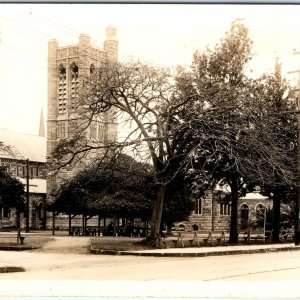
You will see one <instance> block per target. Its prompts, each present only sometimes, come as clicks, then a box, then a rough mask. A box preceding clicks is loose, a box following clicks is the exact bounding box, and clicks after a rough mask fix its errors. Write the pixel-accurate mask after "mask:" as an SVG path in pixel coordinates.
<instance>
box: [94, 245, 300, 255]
mask: <svg viewBox="0 0 300 300" xmlns="http://www.w3.org/2000/svg"><path fill="white" fill-rule="evenodd" d="M294 250H300V246H295V245H294V244H293V243H290V244H270V245H269V244H268V245H239V246H215V247H186V248H168V249H154V250H140V251H114V250H100V249H93V248H92V247H91V253H92V254H111V255H136V256H161V257H205V256H217V255H219V256H222V255H236V254H251V253H267V252H277V251H294Z"/></svg>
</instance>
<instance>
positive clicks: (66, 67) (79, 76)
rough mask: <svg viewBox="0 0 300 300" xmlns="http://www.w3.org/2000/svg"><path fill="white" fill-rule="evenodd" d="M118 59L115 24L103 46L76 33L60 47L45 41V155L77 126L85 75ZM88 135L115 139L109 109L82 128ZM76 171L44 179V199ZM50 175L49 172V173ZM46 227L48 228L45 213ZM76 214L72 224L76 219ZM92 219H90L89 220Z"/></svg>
mask: <svg viewBox="0 0 300 300" xmlns="http://www.w3.org/2000/svg"><path fill="white" fill-rule="evenodd" d="M117 60H118V41H117V35H116V28H115V27H111V26H110V27H107V28H106V31H105V40H104V42H103V49H99V48H96V47H94V46H93V44H92V43H91V38H90V36H89V35H87V34H80V36H79V41H78V44H76V45H70V46H63V47H62V46H60V45H59V44H58V41H57V40H50V41H49V43H48V122H47V157H51V155H52V152H53V150H54V149H55V147H56V146H57V144H58V142H59V141H60V140H62V139H64V138H68V137H72V135H73V134H74V133H75V132H76V128H78V126H79V124H78V122H79V121H78V119H79V117H80V116H78V113H77V109H78V92H79V90H80V87H81V86H82V84H83V81H84V80H85V78H86V77H88V76H89V75H91V74H92V73H93V71H94V70H95V69H97V68H99V67H101V66H102V65H103V64H105V63H107V62H115V61H117ZM85 134H86V135H87V137H88V138H90V139H92V140H94V141H95V142H97V143H101V142H104V141H106V140H108V139H109V140H114V139H116V138H117V124H116V121H115V120H114V119H113V118H112V114H111V112H106V113H104V114H103V116H101V118H97V119H95V120H93V121H92V122H91V124H90V125H89V127H88V128H86V129H85ZM76 172H78V165H77V166H76V167H74V168H72V167H69V168H66V169H64V170H61V171H60V172H59V173H58V174H56V175H55V176H49V177H48V179H47V202H48V203H51V202H52V200H53V199H52V193H53V192H54V191H55V190H56V188H57V187H58V186H59V185H60V184H61V183H63V182H64V180H65V179H68V178H70V177H72V176H74V175H75V174H76ZM50 175H51V174H50ZM47 219H48V223H47V226H48V227H51V226H52V225H51V219H52V216H51V215H50V214H49V217H48V218H47ZM65 219H66V218H65V216H62V215H59V216H58V217H57V218H56V225H55V226H56V227H59V228H62V227H66V226H65V225H66V224H65ZM79 220H80V217H78V218H74V220H73V223H75V224H76V222H80V221H79ZM90 222H92V220H91V221H90Z"/></svg>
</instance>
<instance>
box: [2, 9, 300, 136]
mask: <svg viewBox="0 0 300 300" xmlns="http://www.w3.org/2000/svg"><path fill="white" fill-rule="evenodd" d="M299 15H300V6H298V5H261V4H259V5H241V4H239V5H229V4H225V5H222V4H215V5H212V4H210V5H204V4H172V5H171V4H155V5H154V4H0V128H8V129H11V130H14V131H19V132H23V133H29V134H38V129H39V119H40V113H41V110H43V113H44V119H45V120H46V119H47V55H48V53H47V51H48V50H47V49H48V48H47V47H48V41H49V40H50V39H57V40H58V41H59V44H60V46H66V45H73V44H77V43H78V37H79V34H80V33H87V34H89V35H90V36H91V39H92V40H91V42H92V44H93V46H96V47H100V48H102V45H103V40H104V35H105V28H106V27H107V26H110V25H113V26H115V27H116V28H117V36H118V41H119V59H120V60H125V59H128V58H136V59H140V60H143V61H145V62H148V63H152V64H155V65H159V66H169V67H174V66H177V65H187V66H188V65H190V64H191V62H192V57H193V53H194V52H195V51H196V50H199V51H204V50H205V49H206V48H207V47H209V48H214V47H215V45H216V44H217V43H218V42H219V41H220V39H221V38H222V37H224V35H225V32H226V31H227V30H228V29H229V28H230V24H231V22H233V21H235V20H236V19H243V22H244V24H245V25H246V26H247V28H248V29H249V36H250V38H251V39H252V40H253V48H252V54H253V59H252V61H251V63H250V64H249V66H247V69H246V72H247V74H249V75H250V76H254V77H255V76H259V75H260V74H262V73H264V72H269V73H270V72H272V71H273V70H274V61H275V57H279V60H280V62H281V63H282V71H283V76H285V77H286V78H287V79H288V80H291V81H292V82H293V83H294V84H296V81H297V79H298V75H297V74H296V73H293V74H288V72H290V71H295V70H298V69H300V55H293V51H294V49H295V50H299V52H300V18H299Z"/></svg>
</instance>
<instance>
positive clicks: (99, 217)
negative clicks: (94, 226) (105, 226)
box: [98, 215, 101, 236]
mask: <svg viewBox="0 0 300 300" xmlns="http://www.w3.org/2000/svg"><path fill="white" fill-rule="evenodd" d="M100 225H101V216H100V215H98V236H100V232H101V229H100Z"/></svg>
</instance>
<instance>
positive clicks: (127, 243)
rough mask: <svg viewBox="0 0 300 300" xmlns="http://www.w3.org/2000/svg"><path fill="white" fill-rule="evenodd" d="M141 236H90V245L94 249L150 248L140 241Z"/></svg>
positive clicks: (125, 249)
mask: <svg viewBox="0 0 300 300" xmlns="http://www.w3.org/2000/svg"><path fill="white" fill-rule="evenodd" d="M142 240H143V238H130V237H106V236H101V237H92V238H91V245H92V247H93V248H94V249H100V250H114V251H137V250H147V249H150V248H149V247H147V246H146V245H144V244H141V243H140V242H141V241H142Z"/></svg>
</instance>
